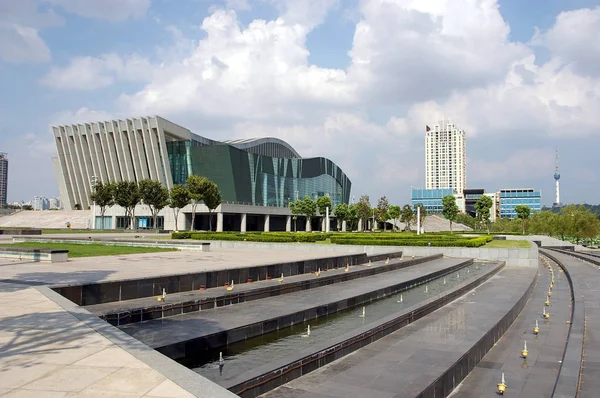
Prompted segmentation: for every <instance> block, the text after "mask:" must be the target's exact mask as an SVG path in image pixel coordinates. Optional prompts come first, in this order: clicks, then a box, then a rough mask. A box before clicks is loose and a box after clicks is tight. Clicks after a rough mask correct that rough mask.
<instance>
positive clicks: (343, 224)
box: [342, 220, 346, 232]
mask: <svg viewBox="0 0 600 398" xmlns="http://www.w3.org/2000/svg"><path fill="white" fill-rule="evenodd" d="M342 232H346V220H344V221H342Z"/></svg>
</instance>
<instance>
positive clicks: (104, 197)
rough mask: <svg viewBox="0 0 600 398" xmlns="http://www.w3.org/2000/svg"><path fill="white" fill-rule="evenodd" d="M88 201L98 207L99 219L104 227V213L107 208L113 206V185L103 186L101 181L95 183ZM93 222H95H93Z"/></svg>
mask: <svg viewBox="0 0 600 398" xmlns="http://www.w3.org/2000/svg"><path fill="white" fill-rule="evenodd" d="M90 200H91V201H92V202H94V203H95V204H96V206H98V207H100V219H101V220H102V226H104V213H105V212H106V209H107V208H108V207H111V206H112V205H114V204H115V185H114V184H111V183H110V182H108V183H106V184H103V183H102V181H98V182H96V184H95V185H94V187H93V191H92V193H91V194H90ZM95 222H96V220H94V223H95Z"/></svg>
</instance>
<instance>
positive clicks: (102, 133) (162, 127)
mask: <svg viewBox="0 0 600 398" xmlns="http://www.w3.org/2000/svg"><path fill="white" fill-rule="evenodd" d="M51 129H52V132H53V134H54V137H55V142H56V147H57V150H58V157H56V158H54V159H53V161H54V167H55V171H56V174H57V178H58V185H59V191H60V199H61V203H62V206H63V208H65V209H67V210H70V209H74V208H75V207H79V206H81V208H82V209H88V208H91V207H92V205H93V204H92V202H91V201H90V199H89V197H90V194H91V192H92V185H93V184H92V181H94V180H95V179H98V180H100V181H103V182H109V181H110V182H119V181H136V182H137V181H140V180H141V179H145V178H150V179H153V180H157V181H160V182H162V183H163V184H164V185H165V186H166V187H167V188H169V189H170V188H171V187H172V186H173V185H174V184H185V183H186V180H187V178H188V176H189V175H200V176H204V177H207V178H208V179H210V180H212V181H214V182H215V183H216V184H217V185H218V186H219V189H220V190H221V194H222V198H223V204H222V205H221V206H220V207H219V208H218V209H217V229H218V230H219V229H226V230H227V229H230V230H242V231H243V230H246V227H247V226H249V225H250V227H249V228H252V229H254V228H256V229H259V230H261V229H263V224H262V223H264V229H267V230H268V229H269V227H272V228H273V227H274V228H276V229H287V230H289V229H290V220H289V217H290V216H291V213H290V210H289V203H290V202H292V201H295V200H296V199H302V198H304V197H305V196H310V197H312V198H315V197H319V196H325V195H328V196H330V197H331V199H332V202H333V203H334V206H335V205H337V204H340V203H348V200H349V198H350V188H351V182H350V180H349V179H348V177H347V176H346V175H345V174H344V172H343V171H342V169H341V168H339V167H338V166H337V165H336V164H335V163H333V162H332V161H331V160H329V159H326V158H323V157H315V158H302V157H301V156H300V155H299V154H298V152H296V150H295V149H294V148H292V147H291V146H290V145H289V144H288V143H286V142H284V141H282V140H280V139H277V138H257V139H243V140H229V141H215V140H211V139H208V138H205V137H202V136H199V135H196V134H194V133H192V132H191V131H190V130H188V129H186V128H184V127H181V126H179V125H177V124H175V123H172V122H170V121H168V120H166V119H163V118H161V117H158V116H152V117H140V118H131V119H125V120H109V121H100V122H90V123H83V124H73V125H62V126H53V127H52V128H51ZM77 205H79V206H77ZM198 210H199V212H200V213H208V209H206V208H203V207H202V206H200V207H199V209H198ZM118 211H121V210H114V209H111V210H110V211H109V212H108V213H107V214H108V216H109V217H112V216H115V217H117V218H115V220H114V222H112V221H111V223H110V226H108V227H109V228H114V227H115V226H116V227H126V225H125V224H126V223H127V221H126V220H124V219H123V217H122V213H121V214H120V215H119V216H117V214H115V212H118ZM146 213H147V214H146ZM171 213H172V212H171V211H170V209H169V211H168V212H167V211H163V212H161V217H163V214H164V218H160V219H159V221H158V224H159V225H158V226H159V227H164V228H166V229H172V228H174V225H172V224H171V221H173V223H174V220H171V219H172V214H171ZM182 213H183V217H184V218H185V219H184V220H183V221H184V222H183V223H179V227H181V226H182V224H185V225H186V226H187V227H190V226H191V225H190V224H189V223H191V210H190V209H188V208H184V209H183V210H182ZM136 214H138V215H139V221H140V224H139V225H142V226H148V222H149V220H151V219H150V218H149V217H148V216H149V212H148V209H147V208H146V207H145V206H140V208H139V210H138V209H136ZM136 222H137V221H136ZM95 223H96V224H97V223H98V220H96V222H95ZM195 224H197V225H196V228H197V229H199V228H204V227H206V224H207V222H206V218H205V217H202V216H199V217H196V220H195ZM271 224H272V225H271ZM100 225H101V226H103V227H107V225H108V224H107V222H106V221H105V220H100Z"/></svg>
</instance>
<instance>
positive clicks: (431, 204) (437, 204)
mask: <svg viewBox="0 0 600 398" xmlns="http://www.w3.org/2000/svg"><path fill="white" fill-rule="evenodd" d="M453 194H454V190H453V189H413V190H412V191H411V204H412V206H413V208H414V207H415V206H416V205H418V204H422V205H423V206H424V207H425V209H426V210H427V213H430V214H431V213H441V212H442V198H443V197H444V196H446V195H453Z"/></svg>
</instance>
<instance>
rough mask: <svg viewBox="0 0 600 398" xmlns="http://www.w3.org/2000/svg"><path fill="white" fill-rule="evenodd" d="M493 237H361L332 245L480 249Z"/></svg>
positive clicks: (333, 240)
mask: <svg viewBox="0 0 600 398" xmlns="http://www.w3.org/2000/svg"><path fill="white" fill-rule="evenodd" d="M492 239H493V238H492V237H491V236H480V237H477V238H462V239H456V240H450V241H449V240H443V239H437V240H434V239H420V240H419V239H401V238H398V239H375V240H374V239H362V238H361V237H355V238H345V237H339V238H338V237H332V238H331V243H335V244H338V245H368V246H434V247H480V246H483V245H485V244H486V243H488V242H490V241H491V240H492Z"/></svg>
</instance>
